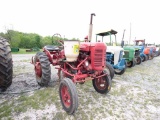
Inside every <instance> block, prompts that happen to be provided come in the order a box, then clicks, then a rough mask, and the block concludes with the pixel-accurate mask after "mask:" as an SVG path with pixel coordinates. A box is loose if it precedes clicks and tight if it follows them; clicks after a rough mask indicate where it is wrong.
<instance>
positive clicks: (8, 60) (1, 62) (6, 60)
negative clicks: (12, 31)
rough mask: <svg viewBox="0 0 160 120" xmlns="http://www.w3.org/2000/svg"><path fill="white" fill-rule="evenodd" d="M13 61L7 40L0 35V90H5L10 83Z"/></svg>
mask: <svg viewBox="0 0 160 120" xmlns="http://www.w3.org/2000/svg"><path fill="white" fill-rule="evenodd" d="M12 76H13V63H12V54H11V48H10V44H9V43H8V41H7V40H6V39H4V38H2V37H0V91H2V92H3V91H5V90H6V89H7V88H8V87H9V86H10V85H11V84H12Z"/></svg>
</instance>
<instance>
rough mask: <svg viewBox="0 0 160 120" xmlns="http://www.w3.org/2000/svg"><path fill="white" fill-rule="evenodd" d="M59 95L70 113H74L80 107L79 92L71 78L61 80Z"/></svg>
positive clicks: (65, 108)
mask: <svg viewBox="0 0 160 120" xmlns="http://www.w3.org/2000/svg"><path fill="white" fill-rule="evenodd" d="M59 96H60V99H61V104H62V106H63V109H64V110H65V111H66V112H67V113H68V114H74V113H75V111H76V110H77V108H78V94H77V90H76V86H75V84H74V83H73V82H72V81H71V80H70V79H69V78H64V79H63V80H62V81H61V82H60V86H59Z"/></svg>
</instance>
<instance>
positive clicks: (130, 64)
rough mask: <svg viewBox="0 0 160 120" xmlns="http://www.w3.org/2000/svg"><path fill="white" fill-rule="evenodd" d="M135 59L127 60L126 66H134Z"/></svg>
mask: <svg viewBox="0 0 160 120" xmlns="http://www.w3.org/2000/svg"><path fill="white" fill-rule="evenodd" d="M135 64H136V63H135V61H129V62H127V67H129V68H131V67H134V66H135Z"/></svg>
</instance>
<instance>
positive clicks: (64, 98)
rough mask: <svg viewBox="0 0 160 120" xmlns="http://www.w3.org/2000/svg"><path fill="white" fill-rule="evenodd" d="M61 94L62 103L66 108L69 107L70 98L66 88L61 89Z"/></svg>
mask: <svg viewBox="0 0 160 120" xmlns="http://www.w3.org/2000/svg"><path fill="white" fill-rule="evenodd" d="M61 94H62V101H63V103H64V105H65V106H66V107H69V106H70V105H71V98H70V94H69V91H68V88H67V87H66V86H63V87H62V89H61Z"/></svg>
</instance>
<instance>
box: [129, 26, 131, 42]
mask: <svg viewBox="0 0 160 120" xmlns="http://www.w3.org/2000/svg"><path fill="white" fill-rule="evenodd" d="M130 41H131V23H130V34H129V45H130Z"/></svg>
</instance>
